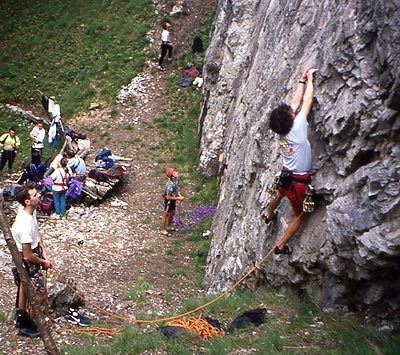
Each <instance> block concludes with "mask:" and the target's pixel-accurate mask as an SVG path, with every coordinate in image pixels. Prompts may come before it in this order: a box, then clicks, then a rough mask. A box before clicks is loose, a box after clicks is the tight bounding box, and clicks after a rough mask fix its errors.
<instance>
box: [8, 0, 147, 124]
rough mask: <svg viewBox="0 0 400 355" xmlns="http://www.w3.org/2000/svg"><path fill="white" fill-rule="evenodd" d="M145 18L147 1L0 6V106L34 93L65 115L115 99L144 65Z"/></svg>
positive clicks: (97, 0) (71, 0)
mask: <svg viewBox="0 0 400 355" xmlns="http://www.w3.org/2000/svg"><path fill="white" fill-rule="evenodd" d="M152 16H153V7H152V1H151V0H130V1H106V0H87V1H80V0H69V1H55V2H52V3H51V8H48V9H46V5H45V4H43V2H42V1H37V0H36V1H35V0H32V1H27V2H26V1H6V2H2V4H1V5H0V18H1V20H2V26H1V29H0V62H1V63H2V65H1V67H0V81H1V82H2V85H1V86H0V100H5V99H14V100H22V101H28V100H29V99H31V100H35V99H36V98H35V95H34V93H35V92H36V90H40V91H42V92H44V93H45V94H47V95H49V96H56V97H57V99H58V101H60V102H62V103H63V104H62V107H61V110H62V113H63V115H64V116H65V117H71V116H73V115H74V114H76V113H77V112H79V111H80V110H81V109H82V108H83V107H89V104H90V103H91V102H97V101H106V102H110V101H112V100H114V99H115V97H116V95H117V93H118V91H119V89H120V88H121V86H122V85H126V84H128V83H129V82H130V80H131V79H132V77H134V76H135V74H137V73H139V72H140V71H141V70H142V68H143V66H144V63H145V59H146V51H147V46H148V39H147V38H146V33H147V31H148V30H149V28H150V23H149V22H151V21H152ZM16 59H17V60H16Z"/></svg>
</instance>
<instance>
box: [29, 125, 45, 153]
mask: <svg viewBox="0 0 400 355" xmlns="http://www.w3.org/2000/svg"><path fill="white" fill-rule="evenodd" d="M31 134H32V135H33V136H34V137H35V138H36V139H37V140H38V141H39V143H35V142H33V143H32V148H36V149H41V148H44V144H43V142H44V137H45V136H46V131H45V130H44V128H42V129H39V127H38V126H35V127H33V129H32V131H31Z"/></svg>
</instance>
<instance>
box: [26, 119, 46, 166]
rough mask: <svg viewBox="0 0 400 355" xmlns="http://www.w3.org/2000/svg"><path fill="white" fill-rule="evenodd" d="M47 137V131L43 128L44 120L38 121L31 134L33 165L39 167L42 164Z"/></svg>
mask: <svg viewBox="0 0 400 355" xmlns="http://www.w3.org/2000/svg"><path fill="white" fill-rule="evenodd" d="M45 136H46V131H45V129H44V128H43V120H37V123H36V126H35V127H33V129H32V131H31V133H30V134H29V137H30V139H31V140H32V147H31V163H32V164H35V165H39V164H40V163H41V162H42V155H43V148H44V144H43V142H44V138H45Z"/></svg>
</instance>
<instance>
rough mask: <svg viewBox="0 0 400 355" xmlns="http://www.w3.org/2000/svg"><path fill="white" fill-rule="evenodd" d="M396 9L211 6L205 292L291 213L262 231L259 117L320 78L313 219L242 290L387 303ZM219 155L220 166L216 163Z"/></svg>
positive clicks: (325, 1)
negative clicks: (209, 227) (213, 193)
mask: <svg viewBox="0 0 400 355" xmlns="http://www.w3.org/2000/svg"><path fill="white" fill-rule="evenodd" d="M396 3H398V2H397V1H396V0H363V1H350V2H347V1H340V2H337V1H334V0H322V1H311V0H294V1H285V0H280V1H274V0H253V1H248V0H236V1H228V0H220V1H219V5H218V11H217V14H216V17H215V20H214V24H213V28H212V33H211V35H212V40H211V44H210V46H209V48H208V50H207V53H206V63H205V66H204V72H203V74H204V79H205V84H204V88H203V101H202V111H201V115H200V118H199V127H200V134H201V155H200V169H201V170H202V171H203V173H204V174H205V175H208V176H210V175H216V174H219V175H221V177H220V194H219V203H218V209H217V213H216V215H215V218H214V221H213V233H214V239H213V242H212V248H211V250H210V253H209V257H208V266H207V271H206V278H205V284H206V286H207V287H208V290H209V291H210V292H219V291H222V290H225V289H226V288H227V287H229V286H230V285H231V284H232V283H233V282H235V281H236V280H237V279H238V278H239V277H240V276H242V275H243V274H244V273H245V272H246V271H247V270H249V268H250V267H252V266H253V265H254V264H255V263H256V262H257V261H258V260H260V259H261V258H262V257H263V256H264V255H265V254H266V253H267V252H268V251H269V249H270V248H271V247H272V246H273V245H274V244H275V243H276V242H277V241H278V239H279V237H280V236H281V235H282V233H283V231H284V228H285V224H286V223H287V222H288V221H290V219H291V217H292V214H291V208H290V206H289V204H288V203H287V202H283V203H282V204H281V206H280V208H279V219H278V221H277V223H276V224H275V225H274V226H270V227H267V226H266V225H265V224H264V223H263V221H262V219H261V212H262V211H264V210H265V207H266V204H267V202H268V200H269V195H268V193H267V186H268V185H270V184H271V182H272V180H273V177H274V175H275V174H276V173H277V172H278V171H279V170H280V168H281V157H280V156H279V152H278V149H277V148H278V146H277V142H276V139H275V137H274V135H273V134H272V132H270V131H268V129H267V122H268V114H269V112H270V111H271V109H272V108H274V107H275V106H276V105H277V104H279V103H280V102H288V101H289V100H290V97H291V95H292V94H293V91H294V88H295V87H296V85H297V81H298V78H299V76H300V73H301V72H302V70H303V69H305V68H307V67H316V68H318V69H319V71H318V75H317V77H316V82H315V87H316V88H315V102H314V105H313V110H312V114H311V122H310V127H309V130H310V133H309V138H310V142H311V146H312V151H313V172H314V174H313V185H314V187H315V189H316V193H317V195H316V198H315V201H316V211H315V212H314V213H312V214H310V215H308V216H307V219H306V221H305V223H304V224H303V227H302V229H301V230H300V231H299V232H298V233H297V234H296V235H295V237H294V238H293V239H292V240H291V242H290V245H291V246H292V247H293V249H294V252H293V254H292V255H290V256H289V257H288V256H271V257H270V258H269V259H268V260H267V262H266V263H264V264H263V265H262V267H261V268H259V270H258V271H257V273H256V274H254V275H253V276H252V277H251V278H250V279H248V280H247V282H246V283H247V286H249V287H256V286H259V285H262V284H268V285H273V286H281V285H291V286H293V287H295V288H297V289H300V290H303V291H305V292H306V293H307V294H308V295H310V296H311V297H313V298H314V299H316V300H317V301H318V302H320V303H321V304H323V305H324V306H326V307H341V308H343V309H344V310H348V309H350V310H352V309H363V310H365V309H368V310H371V311H372V310H375V311H377V310H378V311H379V312H380V313H381V314H383V313H384V312H389V311H390V312H391V314H393V313H394V312H397V313H398V314H400V309H399V308H398V307H399V306H398V305H399V304H400V302H399V301H400V300H399V297H400V296H397V295H400V273H399V269H400V218H399V215H400V207H399V206H400V191H399V177H400V154H399V153H400V139H399V133H400V120H399V110H400V79H399V78H400V76H399V71H400V65H399V64H400V63H399V61H400V26H399V22H400V20H399V18H400V16H399V15H400V10H399V5H398V4H396ZM221 153H222V154H224V156H225V157H228V156H229V161H227V167H226V169H223V166H222V165H221V162H220V161H219V159H218V157H219V156H220V154H221Z"/></svg>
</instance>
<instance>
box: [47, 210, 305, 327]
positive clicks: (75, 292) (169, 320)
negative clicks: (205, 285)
mask: <svg viewBox="0 0 400 355" xmlns="http://www.w3.org/2000/svg"><path fill="white" fill-rule="evenodd" d="M302 217H303V213H302V214H300V215H299V216H297V217H296V219H295V220H294V221H293V222H295V221H296V220H297V219H301V218H302ZM289 230H290V226H289V227H288V228H287V229H286V231H285V233H284V234H283V236H282V237H281V238H280V239H279V241H278V242H277V243H276V244H275V245H274V246H273V247H272V248H271V249H270V250H269V251H268V253H267V254H265V255H264V257H263V258H262V259H261V260H260V261H259V262H258V263H257V264H255V265H254V266H253V267H252V268H251V269H250V270H249V271H248V272H247V273H246V274H244V275H243V276H242V277H241V278H240V279H239V280H238V281H236V282H235V283H234V284H233V285H232V286H231V287H229V288H228V289H227V290H225V291H224V292H222V293H221V294H219V295H218V296H217V297H215V298H213V299H212V300H210V301H209V302H206V303H204V304H202V305H201V306H198V307H196V308H194V309H192V310H190V311H187V312H184V313H181V314H177V315H175V316H171V317H164V318H157V319H133V318H129V317H124V316H120V315H118V314H115V313H112V312H109V311H107V310H105V309H104V308H102V307H100V306H98V305H96V304H95V303H93V302H91V301H89V300H88V299H86V298H85V297H84V296H82V295H81V294H80V293H79V292H78V291H77V290H76V289H75V288H74V287H72V286H71V285H70V284H69V283H68V281H67V280H66V279H65V278H64V277H63V276H62V275H61V274H60V273H59V272H58V271H57V270H55V269H52V270H54V271H55V272H56V274H57V275H58V277H59V278H60V279H61V281H62V282H63V283H64V284H65V285H66V286H67V287H68V288H69V289H70V290H71V291H72V292H73V293H74V294H76V295H77V296H78V297H79V298H80V299H81V300H83V301H84V302H85V303H88V304H90V305H91V306H93V307H94V308H96V309H97V310H99V311H100V312H102V313H104V314H106V315H108V316H110V317H113V318H116V319H119V320H122V321H127V322H129V323H149V324H150V323H153V324H156V323H162V322H170V323H169V325H174V323H175V322H172V321H175V320H177V319H183V318H184V317H186V316H189V315H191V314H193V313H196V312H199V311H201V310H203V309H204V308H207V307H208V306H210V305H211V304H213V303H215V302H217V301H219V300H220V299H221V298H223V297H225V296H226V295H227V294H229V293H230V292H232V291H233V290H234V289H235V288H236V287H238V286H239V285H240V284H241V283H242V282H243V281H244V280H245V279H246V278H248V277H249V276H250V275H251V274H252V273H253V272H255V271H256V270H257V269H259V267H260V266H261V265H262V264H263V263H264V262H265V261H266V260H267V259H268V258H269V257H270V256H271V254H272V253H273V252H274V250H275V248H276V247H277V245H278V244H279V243H280V241H281V240H283V239H284V238H285V237H286V235H287V234H288V232H289ZM200 318H201V317H200ZM200 318H199V319H200ZM191 321H192V324H195V323H193V319H191ZM171 323H172V324H171ZM178 323H181V322H178ZM182 324H186V325H187V324H188V323H184V322H182ZM195 327H197V324H196V325H195ZM187 329H189V328H187ZM192 330H193V329H192ZM62 331H64V330H62ZM120 331H121V330H115V329H108V328H97V327H93V328H89V327H88V328H80V329H79V330H71V332H80V333H104V334H117V333H119V332H120Z"/></svg>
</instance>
